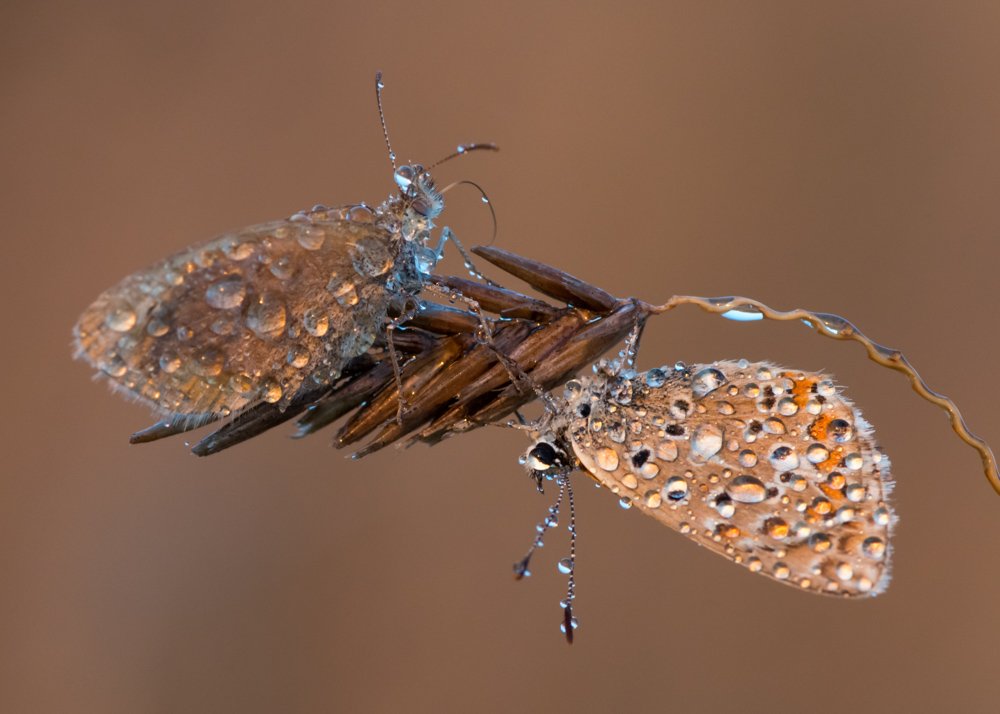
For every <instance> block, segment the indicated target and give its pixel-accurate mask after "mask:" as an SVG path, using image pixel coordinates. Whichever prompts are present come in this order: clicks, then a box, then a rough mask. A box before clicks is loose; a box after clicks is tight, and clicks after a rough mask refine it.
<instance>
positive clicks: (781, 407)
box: [778, 397, 799, 416]
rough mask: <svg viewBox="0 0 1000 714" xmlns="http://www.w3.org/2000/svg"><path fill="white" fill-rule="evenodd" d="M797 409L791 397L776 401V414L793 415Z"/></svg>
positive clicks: (797, 406)
mask: <svg viewBox="0 0 1000 714" xmlns="http://www.w3.org/2000/svg"><path fill="white" fill-rule="evenodd" d="M798 411H799V405H798V404H796V403H795V400H794V399H792V398H791V397H785V398H784V399H782V400H781V401H779V402H778V414H781V416H793V415H794V414H795V413H796V412H798Z"/></svg>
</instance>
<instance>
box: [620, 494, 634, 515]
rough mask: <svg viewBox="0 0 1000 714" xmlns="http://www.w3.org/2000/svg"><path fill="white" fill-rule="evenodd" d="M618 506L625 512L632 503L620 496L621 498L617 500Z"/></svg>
mask: <svg viewBox="0 0 1000 714" xmlns="http://www.w3.org/2000/svg"><path fill="white" fill-rule="evenodd" d="M618 505H619V506H621V507H622V509H623V510H626V511H627V510H628V509H630V508H631V507H632V501H630V500H629V499H628V498H625V497H624V496H622V497H621V498H619V499H618Z"/></svg>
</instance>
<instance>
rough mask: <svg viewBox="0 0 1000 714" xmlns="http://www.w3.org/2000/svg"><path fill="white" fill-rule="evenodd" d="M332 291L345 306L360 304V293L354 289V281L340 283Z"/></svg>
mask: <svg viewBox="0 0 1000 714" xmlns="http://www.w3.org/2000/svg"><path fill="white" fill-rule="evenodd" d="M328 288H329V286H328ZM330 292H331V293H332V294H333V297H335V298H336V299H337V302H338V303H340V304H341V305H343V306H344V307H351V306H353V305H357V304H358V293H357V291H356V290H355V289H354V283H352V282H349V281H345V282H342V283H339V284H337V285H336V286H335V287H333V289H331V290H330Z"/></svg>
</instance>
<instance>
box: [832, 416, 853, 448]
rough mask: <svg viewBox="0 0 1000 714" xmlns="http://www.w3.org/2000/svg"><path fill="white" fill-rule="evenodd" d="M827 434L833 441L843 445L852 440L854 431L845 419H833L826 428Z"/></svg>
mask: <svg viewBox="0 0 1000 714" xmlns="http://www.w3.org/2000/svg"><path fill="white" fill-rule="evenodd" d="M826 431H827V433H828V434H829V435H830V436H831V438H833V440H834V441H836V442H838V443H840V444H843V443H844V442H847V441H850V440H851V439H853V438H854V429H853V428H852V427H851V423H850V422H849V421H847V420H845V419H834V420H833V421H831V422H830V424H829V425H828V426H827V427H826Z"/></svg>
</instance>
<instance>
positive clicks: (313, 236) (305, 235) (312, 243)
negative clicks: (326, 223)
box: [296, 226, 326, 250]
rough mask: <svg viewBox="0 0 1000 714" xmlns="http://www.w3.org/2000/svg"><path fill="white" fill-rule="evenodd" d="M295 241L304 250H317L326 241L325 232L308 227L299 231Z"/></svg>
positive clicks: (317, 228)
mask: <svg viewBox="0 0 1000 714" xmlns="http://www.w3.org/2000/svg"><path fill="white" fill-rule="evenodd" d="M296 239H297V240H298V242H299V245H301V246H302V247H303V248H305V249H306V250H319V249H320V248H322V247H323V241H325V240H326V231H325V230H324V229H323V228H321V227H319V226H309V227H308V228H306V229H305V230H303V231H299V234H298V236H296Z"/></svg>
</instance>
